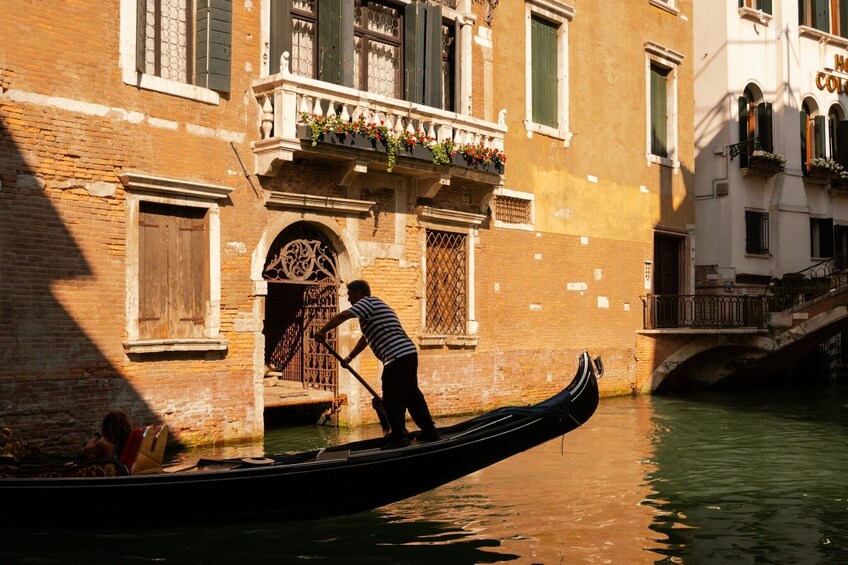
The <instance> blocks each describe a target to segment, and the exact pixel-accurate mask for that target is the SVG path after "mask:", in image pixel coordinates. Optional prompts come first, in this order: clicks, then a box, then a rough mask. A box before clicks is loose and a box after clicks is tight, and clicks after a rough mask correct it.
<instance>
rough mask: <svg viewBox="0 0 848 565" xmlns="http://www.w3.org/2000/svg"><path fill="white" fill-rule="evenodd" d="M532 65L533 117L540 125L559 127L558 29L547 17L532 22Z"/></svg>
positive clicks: (534, 19)
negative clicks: (546, 19)
mask: <svg viewBox="0 0 848 565" xmlns="http://www.w3.org/2000/svg"><path fill="white" fill-rule="evenodd" d="M530 36H531V46H530V57H531V64H532V71H531V74H532V79H531V89H532V96H533V99H532V119H533V122H535V123H537V124H542V125H546V126H550V127H553V128H555V127H557V126H558V116H557V106H558V102H559V100H558V96H557V93H558V73H557V69H558V64H557V28H556V26H554V25H553V24H550V23H548V22H546V21H544V20H541V19H539V18H536V17H535V16H534V17H533V18H532V20H531V22H530Z"/></svg>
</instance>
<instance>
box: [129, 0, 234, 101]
mask: <svg viewBox="0 0 848 565" xmlns="http://www.w3.org/2000/svg"><path fill="white" fill-rule="evenodd" d="M120 9H121V12H120V18H121V22H120V65H121V78H122V80H123V81H124V83H125V84H129V85H131V86H136V87H138V88H142V89H144V90H152V91H155V92H161V93H164V94H171V95H173V96H179V97H181V98H188V99H189V100H196V101H198V102H204V103H206V104H213V105H218V104H219V103H220V100H221V97H220V95H219V94H218V93H217V92H215V91H214V90H210V89H208V88H204V87H202V86H196V85H193V84H188V83H185V82H180V81H176V80H170V79H165V78H162V77H157V76H154V75H149V74H146V73H141V72H138V71H137V70H136V61H135V58H136V22H137V19H138V0H121V8H120Z"/></svg>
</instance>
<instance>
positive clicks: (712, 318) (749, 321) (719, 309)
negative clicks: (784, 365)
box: [640, 294, 769, 330]
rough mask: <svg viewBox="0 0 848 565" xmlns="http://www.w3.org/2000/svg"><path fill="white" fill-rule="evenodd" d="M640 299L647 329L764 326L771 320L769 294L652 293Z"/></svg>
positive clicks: (644, 324)
mask: <svg viewBox="0 0 848 565" xmlns="http://www.w3.org/2000/svg"><path fill="white" fill-rule="evenodd" d="M640 298H641V299H642V324H643V327H644V328H645V329H646V330H654V329H664V328H668V329H671V328H676V329H682V328H689V329H727V328H752V329H763V328H765V327H766V324H767V323H768V308H769V298H768V297H767V296H748V295H741V296H723V295H708V294H649V295H647V296H642V297H640Z"/></svg>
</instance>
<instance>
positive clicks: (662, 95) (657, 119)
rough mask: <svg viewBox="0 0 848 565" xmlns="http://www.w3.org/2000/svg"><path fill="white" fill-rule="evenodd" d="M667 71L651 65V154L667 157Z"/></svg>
mask: <svg viewBox="0 0 848 565" xmlns="http://www.w3.org/2000/svg"><path fill="white" fill-rule="evenodd" d="M667 75H668V71H667V70H666V69H663V68H661V67H659V66H657V65H651V153H652V154H654V155H658V156H660V157H668V107H667V106H668V90H667V88H668V84H667V78H666V77H667Z"/></svg>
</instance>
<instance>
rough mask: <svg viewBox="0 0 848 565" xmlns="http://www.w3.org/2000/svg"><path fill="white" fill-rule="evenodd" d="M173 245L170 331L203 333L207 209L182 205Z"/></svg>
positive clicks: (187, 334)
mask: <svg viewBox="0 0 848 565" xmlns="http://www.w3.org/2000/svg"><path fill="white" fill-rule="evenodd" d="M176 214H177V215H175V217H174V222H173V224H174V225H173V228H172V229H171V230H170V235H171V236H172V238H173V239H172V241H173V242H174V243H173V245H171V246H170V249H171V253H172V258H173V261H172V262H171V265H172V268H171V269H170V272H169V275H170V279H171V285H172V286H171V297H170V298H171V299H170V302H171V311H170V316H169V317H170V323H169V331H170V335H171V336H174V337H203V328H204V322H205V318H206V303H207V293H206V288H207V281H208V272H209V269H208V266H207V265H208V263H207V252H206V249H207V247H208V245H207V237H206V222H205V219H204V217H205V211H204V210H202V209H199V208H188V207H179V208H177V210H176Z"/></svg>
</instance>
